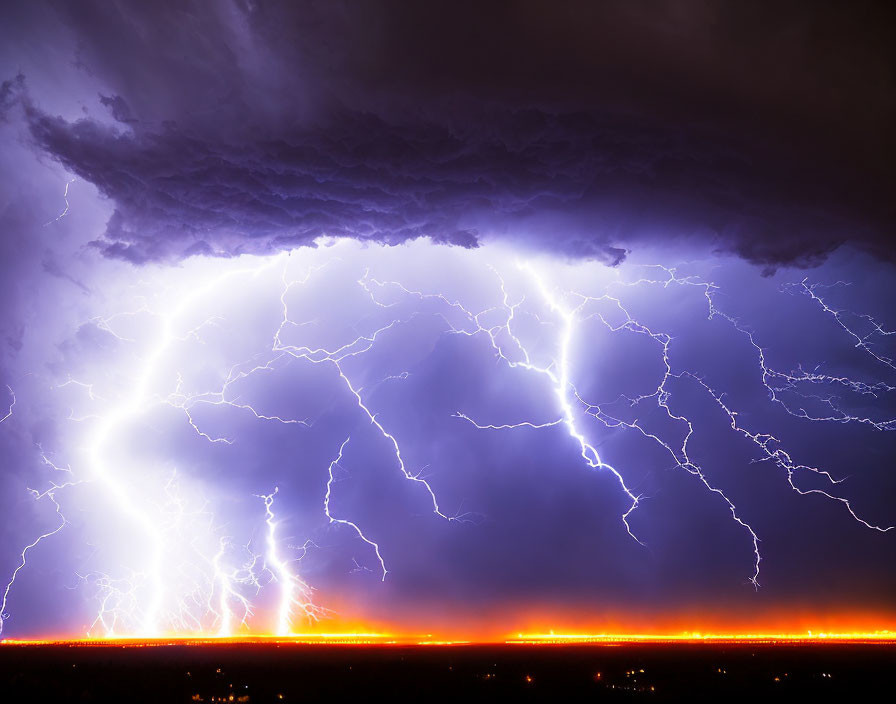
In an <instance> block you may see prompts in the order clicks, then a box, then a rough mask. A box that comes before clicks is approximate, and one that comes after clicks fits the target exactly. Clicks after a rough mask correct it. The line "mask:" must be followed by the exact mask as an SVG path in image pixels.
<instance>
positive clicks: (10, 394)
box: [0, 384, 16, 423]
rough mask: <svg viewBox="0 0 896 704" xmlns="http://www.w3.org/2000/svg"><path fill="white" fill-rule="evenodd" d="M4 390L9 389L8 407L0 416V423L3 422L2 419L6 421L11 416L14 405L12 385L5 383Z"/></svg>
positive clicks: (14, 395)
mask: <svg viewBox="0 0 896 704" xmlns="http://www.w3.org/2000/svg"><path fill="white" fill-rule="evenodd" d="M6 390H7V391H9V407H8V409H7V411H6V414H5V415H4V416H3V417H2V418H0V423H3V422H4V421H7V420H9V419H10V418H12V412H13V409H14V408H15V407H16V393H15V391H13V390H12V387H11V386H10V385H9V384H7V385H6Z"/></svg>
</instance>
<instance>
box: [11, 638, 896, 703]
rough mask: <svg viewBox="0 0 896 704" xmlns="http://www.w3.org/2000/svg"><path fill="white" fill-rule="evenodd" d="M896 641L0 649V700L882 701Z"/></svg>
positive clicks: (891, 677)
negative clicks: (833, 699) (846, 642)
mask: <svg viewBox="0 0 896 704" xmlns="http://www.w3.org/2000/svg"><path fill="white" fill-rule="evenodd" d="M894 686H896V645H893V644H881V643H877V644H875V643H848V644H842V643H819V644H810V645H807V644H769V643H763V644H748V643H739V644H731V645H729V644H719V643H674V644H643V643H642V644H618V645H617V644H613V645H608V644H588V645H452V646H398V645H303V644H293V643H219V644H200V645H197V644H190V645H182V644H174V645H153V646H142V647H137V646H133V645H117V644H116V645H103V646H98V645H91V646H83V645H81V646H78V645H28V646H21V645H0V701H2V702H10V703H12V702H56V701H76V702H82V701H83V702H193V701H196V702H231V701H232V702H252V703H255V702H310V701H320V702H334V703H335V702H347V701H358V702H367V701H372V700H374V698H376V699H377V700H380V701H421V702H427V701H435V700H446V699H453V700H455V701H458V702H465V701H482V700H495V701H498V700H501V701H503V700H511V701H512V700H527V701H528V700H535V699H539V700H541V699H544V700H554V701H561V700H570V699H575V700H585V699H587V700H591V701H648V702H649V701H688V700H703V699H713V700H717V701H720V702H722V701H741V700H753V701H755V702H758V703H759V704H765V702H767V701H769V700H773V701H784V700H788V701H791V702H796V701H809V699H807V698H808V697H813V698H814V700H815V701H828V700H830V699H832V698H835V697H836V698H838V699H840V700H841V701H858V700H859V699H861V700H862V701H891V700H890V698H889V697H890V696H892V691H893V689H894Z"/></svg>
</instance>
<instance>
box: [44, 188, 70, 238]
mask: <svg viewBox="0 0 896 704" xmlns="http://www.w3.org/2000/svg"><path fill="white" fill-rule="evenodd" d="M77 180H78V179H76V178H72V179H69V180H68V181H66V182H65V190H64V191H63V192H62V200H64V201H65V208H64V209H63V210H62V212H61V213H59V215H57V216H56V217H55V218H53V219H52V220H50V221H48V222H45V223H44V224H43V226H44V227H47V225H52V224H53V223H54V222H59V221H60V220H62V218H64V217H65V216H66V215H68V211H69V207H70V206H69V202H68V189H69V187H70V186H71V185H72V184H73V183H74V182H75V181H77Z"/></svg>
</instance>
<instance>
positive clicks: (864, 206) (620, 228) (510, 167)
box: [4, 2, 896, 269]
mask: <svg viewBox="0 0 896 704" xmlns="http://www.w3.org/2000/svg"><path fill="white" fill-rule="evenodd" d="M59 12H60V17H62V18H63V20H64V26H65V27H66V30H65V31H67V32H70V33H72V34H73V35H74V36H75V37H76V38H77V46H78V50H77V60H78V62H79V64H80V65H81V66H82V67H83V68H84V69H86V72H88V73H89V74H90V75H91V76H92V77H93V79H94V80H95V82H96V84H97V86H98V90H97V91H95V92H99V93H100V98H99V99H100V103H101V104H102V105H103V106H105V108H106V109H107V110H108V111H109V113H110V114H111V116H112V117H113V118H114V120H115V121H117V125H110V124H109V123H108V121H107V120H104V119H103V117H102V116H97V117H93V118H91V117H86V118H84V119H81V120H76V121H71V120H63V119H61V118H56V117H53V116H52V114H51V113H48V112H46V111H43V110H42V109H40V108H39V107H37V106H34V105H31V106H29V107H28V109H27V110H26V113H27V115H28V118H29V124H30V129H31V132H32V135H33V138H34V140H35V142H36V143H37V145H38V146H39V147H40V148H41V149H42V150H44V151H46V152H47V153H49V154H51V155H52V156H54V157H55V158H57V159H58V160H59V161H60V162H62V163H63V164H64V165H65V166H66V168H67V169H69V170H71V171H72V172H73V173H76V174H78V175H79V176H81V177H83V178H85V179H87V180H89V181H91V182H93V183H95V184H96V185H97V186H98V187H99V189H100V191H101V192H102V193H103V194H105V195H106V196H108V197H109V198H110V199H111V201H112V203H113V204H114V207H115V212H114V215H113V217H112V219H111V220H110V221H109V225H108V228H107V231H106V233H105V235H104V236H103V238H102V239H101V240H100V241H98V242H97V246H99V247H100V248H101V249H102V251H103V252H104V253H106V254H107V255H109V256H114V257H123V258H126V259H130V260H132V261H135V262H142V261H147V260H151V259H170V258H178V257H182V256H185V255H187V254H190V253H205V254H209V253H220V254H232V253H236V252H242V251H266V250H269V249H272V248H282V247H292V246H298V245H303V244H309V243H311V242H312V241H313V240H314V239H315V238H316V237H319V236H321V235H334V236H350V237H356V238H359V239H364V240H375V241H380V242H402V241H405V240H407V239H410V238H415V237H419V236H423V235H425V236H430V237H432V238H433V239H434V240H436V241H440V242H449V243H453V244H459V245H462V246H473V245H475V244H476V243H477V242H479V241H482V240H483V239H488V238H492V237H504V238H515V239H518V240H520V241H522V242H524V243H526V244H529V245H532V246H536V247H539V248H547V249H555V250H558V251H560V252H562V253H564V254H567V255H570V256H586V257H596V258H600V259H602V260H604V261H610V262H613V261H618V260H619V259H620V258H621V257H622V256H624V253H625V251H626V250H627V249H631V248H635V247H638V246H639V245H640V244H642V243H645V242H647V243H650V244H656V243H657V242H660V243H662V242H665V241H667V240H670V239H676V238H684V237H686V238H690V239H694V238H696V239H698V240H700V241H701V242H702V244H703V246H704V247H709V248H712V249H722V250H725V251H733V252H736V253H737V254H739V255H741V256H743V257H745V258H746V259H748V260H750V261H753V262H756V263H758V264H761V265H763V266H765V267H768V268H770V269H774V268H775V267H776V266H779V265H786V264H797V265H812V264H814V263H817V262H818V261H820V260H821V259H823V258H824V257H825V256H826V255H827V254H829V253H830V252H831V251H833V250H834V249H836V248H837V247H838V246H840V245H841V244H843V243H846V242H850V243H853V244H855V245H857V246H859V247H863V248H866V249H869V250H871V251H873V252H874V253H875V254H877V255H878V256H881V257H883V258H886V259H891V260H892V259H893V258H894V257H896V249H894V246H893V242H892V241H891V239H892V230H893V225H894V222H896V218H894V208H893V205H892V199H891V197H890V195H891V194H892V192H893V186H894V185H896V178H894V172H893V167H892V163H893V162H892V158H891V157H892V156H893V155H894V149H893V146H894V139H893V137H892V136H891V135H890V131H889V129H888V125H889V124H891V123H892V119H891V118H894V117H896V107H894V106H896V100H894V90H893V85H894V81H893V69H892V65H893V64H892V62H891V61H890V59H891V58H892V49H891V48H890V47H889V43H888V41H886V37H885V34H886V33H885V32H883V31H882V28H881V23H882V21H884V20H885V19H886V18H887V17H889V16H890V15H891V14H892V12H891V11H890V10H888V9H887V8H885V7H877V6H875V5H873V4H868V3H866V4H862V3H859V4H856V5H855V6H852V7H851V9H845V8H839V9H838V8H817V7H816V6H814V5H801V4H799V3H794V4H789V5H787V6H786V7H783V8H781V7H778V6H776V5H770V4H765V3H759V4H755V5H751V6H750V7H749V8H746V7H745V8H738V7H735V6H718V7H717V6H713V5H710V4H706V3H700V2H685V3H659V4H655V3H649V4H641V3H618V4H616V3H608V4H601V5H599V6H588V5H582V4H579V3H560V4H559V5H557V6H556V7H554V6H553V5H552V7H551V8H550V10H548V8H547V7H546V6H545V5H543V4H540V3H534V2H521V3H492V4H489V5H488V6H487V7H482V6H481V4H480V3H466V2H460V3H450V4H448V3H441V2H436V3H424V4H407V3H393V2H378V3H358V4H355V3H315V2H310V3H298V4H291V3H269V2H258V3H256V2H235V3H232V4H215V5H207V4H205V3H176V4H167V3H162V4H161V5H158V4H154V5H152V6H147V5H137V4H133V5H132V4H130V3H119V4H115V5H109V4H108V3H79V4H78V6H77V7H75V6H72V5H70V4H65V5H60V7H59ZM22 21H23V22H25V21H26V20H22ZM60 31H61V30H60ZM94 94H95V93H94ZM4 100H6V99H5V98H4Z"/></svg>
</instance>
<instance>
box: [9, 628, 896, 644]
mask: <svg viewBox="0 0 896 704" xmlns="http://www.w3.org/2000/svg"><path fill="white" fill-rule="evenodd" d="M837 642H840V643H847V642H863V643H883V644H896V631H890V630H882V631H869V632H864V631H863V632H858V631H857V632H843V633H832V632H813V631H807V632H805V633H700V632H684V633H634V634H632V633H553V632H550V631H549V632H546V633H517V634H515V635H513V636H508V637H505V638H488V639H467V640H459V639H453V638H440V637H436V636H433V635H431V634H430V635H419V634H416V635H415V634H394V633H376V632H345V633H294V634H290V635H288V636H282V635H273V634H264V635H244V636H235V637H219V636H214V635H187V636H185V635H170V636H162V637H158V638H130V637H112V638H66V637H60V638H41V639H33V640H30V639H16V638H8V639H4V640H0V645H7V646H14V645H25V646H28V645H67V646H118V647H160V646H166V645H194V646H199V645H227V644H269V645H270V644H274V645H281V644H285V645H290V644H296V645H312V644H317V645H404V646H408V645H411V646H415V645H419V646H460V645H471V646H475V645H576V644H583V645H584V644H636V643H648V644H649V643H657V644H662V643H806V644H812V643H837Z"/></svg>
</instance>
